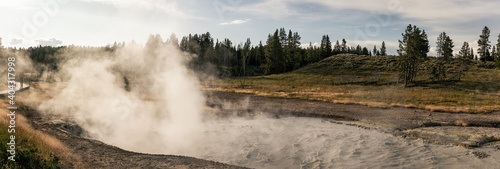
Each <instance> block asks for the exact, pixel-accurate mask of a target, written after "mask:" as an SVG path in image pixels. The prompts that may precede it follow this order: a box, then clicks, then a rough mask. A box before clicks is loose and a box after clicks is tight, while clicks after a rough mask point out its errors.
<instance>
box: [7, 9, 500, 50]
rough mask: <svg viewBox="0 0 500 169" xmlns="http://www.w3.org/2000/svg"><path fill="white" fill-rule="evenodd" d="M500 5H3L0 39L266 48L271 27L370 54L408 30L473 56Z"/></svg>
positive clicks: (499, 30) (496, 22)
mask: <svg viewBox="0 0 500 169" xmlns="http://www.w3.org/2000/svg"><path fill="white" fill-rule="evenodd" d="M499 7H500V1H495V0H473V1H470V0H446V1H444V0H443V1H436V0H418V1H417V0H349V1H346V0H328V1H327V0H252V1H250V0H16V1H9V0H2V3H0V15H1V16H2V17H0V22H1V24H0V37H1V38H2V45H3V46H7V47H29V46H35V45H51V46H61V45H80V46H105V45H109V44H113V42H115V41H116V42H123V41H124V42H130V41H132V40H134V41H136V42H138V43H141V44H145V42H146V40H147V38H148V36H149V35H150V34H159V35H161V37H163V38H164V40H166V38H168V37H170V35H171V34H172V33H175V34H176V36H177V38H179V39H181V37H182V36H186V35H188V34H189V33H191V34H195V33H198V34H201V33H206V32H210V34H211V35H212V36H213V37H214V38H216V39H219V40H222V39H224V38H228V39H230V40H231V41H233V44H240V43H243V42H245V41H246V39H247V38H250V40H251V41H252V45H258V43H259V41H262V43H263V44H265V41H266V40H267V36H268V34H270V33H274V31H275V30H276V29H278V28H281V27H283V28H285V29H286V30H292V31H293V32H298V33H299V35H300V36H301V37H302V39H301V43H302V45H303V46H308V45H309V43H312V44H318V43H319V42H320V41H321V37H322V36H323V35H329V37H330V39H331V40H332V42H333V43H335V41H336V40H342V39H346V41H347V44H348V45H349V46H356V45H358V44H359V45H361V46H363V47H367V48H368V49H370V50H372V49H373V46H374V45H377V48H380V45H381V43H382V41H385V43H386V46H387V48H388V49H387V50H388V53H389V54H396V50H397V46H398V39H401V34H402V33H403V32H404V30H405V28H406V26H408V24H412V25H416V26H418V27H419V28H421V29H424V30H425V31H426V32H427V34H428V39H429V42H430V46H431V49H430V52H429V55H435V53H436V52H435V46H436V39H437V36H438V35H439V33H441V32H446V33H447V34H448V35H449V36H450V37H451V38H452V39H453V41H454V44H455V52H458V50H460V47H461V46H462V44H463V43H464V42H469V43H471V46H473V47H475V48H476V49H474V50H475V51H477V40H478V39H479V35H480V34H481V30H482V29H483V28H484V26H488V27H489V28H490V30H491V35H490V41H491V42H492V44H496V43H497V39H498V36H499V34H500V10H499Z"/></svg>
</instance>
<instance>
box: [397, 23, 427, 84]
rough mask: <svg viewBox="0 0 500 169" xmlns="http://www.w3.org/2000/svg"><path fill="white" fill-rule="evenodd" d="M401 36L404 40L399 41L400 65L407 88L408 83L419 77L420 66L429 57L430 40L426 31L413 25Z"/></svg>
mask: <svg viewBox="0 0 500 169" xmlns="http://www.w3.org/2000/svg"><path fill="white" fill-rule="evenodd" d="M401 35H402V36H403V40H399V49H398V54H399V57H398V65H399V70H400V71H401V77H402V78H404V82H405V86H408V83H410V82H413V81H414V80H415V78H416V76H417V71H418V65H419V64H420V63H422V62H423V61H424V59H425V58H426V57H427V53H428V52H429V40H427V34H426V33H425V30H422V31H421V30H420V28H418V27H417V26H412V25H411V24H410V25H408V26H407V27H406V30H405V33H403V34H401Z"/></svg>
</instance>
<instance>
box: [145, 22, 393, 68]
mask: <svg viewBox="0 0 500 169" xmlns="http://www.w3.org/2000/svg"><path fill="white" fill-rule="evenodd" d="M150 39H151V37H150ZM300 39H301V36H300V35H299V33H298V32H293V31H292V30H288V31H286V30H285V28H280V29H276V30H275V32H274V33H273V34H269V35H268V38H267V41H266V42H265V44H263V43H262V41H260V42H259V43H258V44H257V45H252V42H251V40H250V39H247V40H246V41H245V42H244V43H240V44H233V42H232V41H231V40H229V39H224V40H221V41H219V40H218V39H215V40H214V38H213V37H211V35H210V33H209V32H207V33H204V34H194V35H191V34H190V35H188V36H184V37H182V39H181V40H180V43H179V48H180V49H181V50H182V51H186V52H189V53H192V54H196V55H198V57H197V58H196V59H195V60H194V61H193V62H192V65H193V66H196V67H203V66H206V64H207V63H208V64H211V65H214V66H216V67H217V69H218V72H219V75H220V76H222V77H228V76H244V75H263V74H277V73H284V72H288V71H292V70H296V69H298V68H300V67H303V66H305V65H307V64H310V63H314V62H318V61H320V60H322V59H324V58H327V57H329V56H332V55H336V54H344V53H350V54H358V55H372V54H373V55H387V53H386V47H385V42H382V47H381V48H380V49H377V48H376V46H375V47H374V49H373V53H372V50H369V49H368V48H366V47H361V46H360V45H357V46H347V41H346V40H345V39H342V41H341V43H339V41H338V40H337V42H336V43H335V45H334V46H333V47H332V43H331V41H330V37H329V36H328V35H324V36H323V37H322V40H321V44H320V45H319V46H313V45H312V43H310V44H309V46H308V47H306V48H303V47H301V42H300ZM148 41H149V40H148ZM169 41H174V42H177V41H178V40H177V38H175V35H172V36H171V37H170V39H169Z"/></svg>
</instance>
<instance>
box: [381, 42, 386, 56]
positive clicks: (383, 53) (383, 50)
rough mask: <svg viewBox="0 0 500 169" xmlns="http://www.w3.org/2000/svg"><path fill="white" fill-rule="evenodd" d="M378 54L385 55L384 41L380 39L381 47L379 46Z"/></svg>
mask: <svg viewBox="0 0 500 169" xmlns="http://www.w3.org/2000/svg"><path fill="white" fill-rule="evenodd" d="M380 55H382V56H387V49H386V48H385V42H384V41H382V47H380Z"/></svg>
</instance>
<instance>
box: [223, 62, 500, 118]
mask: <svg viewBox="0 0 500 169" xmlns="http://www.w3.org/2000/svg"><path fill="white" fill-rule="evenodd" d="M396 59H397V58H396V57H395V56H373V57H372V56H357V55H336V56H332V57H329V58H326V59H324V60H322V61H320V62H317V63H314V64H311V65H308V66H306V67H303V68H301V69H298V70H296V71H293V72H288V73H283V74H274V75H268V76H253V77H246V83H245V87H244V88H241V83H240V78H232V79H227V80H224V81H221V82H220V83H218V88H217V90H223V91H234V92H245V93H255V94H258V95H263V96H273V97H287V98H299V99H308V100H321V101H328V102H334V103H356V104H363V105H369V106H374V107H390V106H404V107H416V108H421V109H428V110H431V111H450V112H466V113H487V112H492V111H496V110H500V94H499V93H500V85H499V84H500V70H497V69H490V68H489V66H488V65H490V64H491V63H488V62H486V63H482V62H473V64H472V65H471V66H469V67H468V68H467V69H466V70H465V75H464V76H462V78H461V81H458V80H456V79H458V78H457V73H458V72H459V70H460V65H459V63H458V62H456V61H452V62H450V63H448V64H446V66H447V68H448V71H447V77H446V80H445V81H442V82H435V81H434V80H433V79H432V77H433V76H432V75H431V73H430V68H429V65H432V63H433V62H436V60H435V59H434V58H430V59H429V60H428V61H426V62H425V63H423V64H422V65H421V66H420V71H419V76H418V78H417V83H416V84H415V85H412V87H406V88H405V87H404V86H403V84H401V83H400V82H398V81H399V73H398V71H397V69H396V68H397V67H396ZM485 67H488V68H485Z"/></svg>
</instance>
